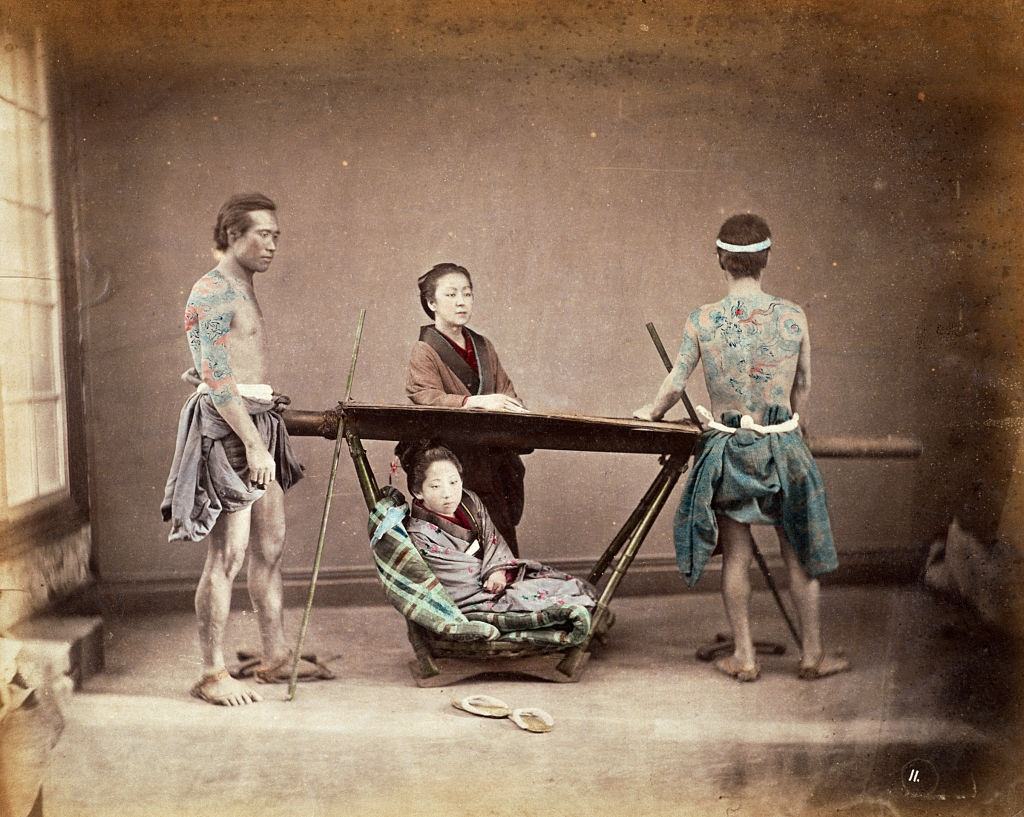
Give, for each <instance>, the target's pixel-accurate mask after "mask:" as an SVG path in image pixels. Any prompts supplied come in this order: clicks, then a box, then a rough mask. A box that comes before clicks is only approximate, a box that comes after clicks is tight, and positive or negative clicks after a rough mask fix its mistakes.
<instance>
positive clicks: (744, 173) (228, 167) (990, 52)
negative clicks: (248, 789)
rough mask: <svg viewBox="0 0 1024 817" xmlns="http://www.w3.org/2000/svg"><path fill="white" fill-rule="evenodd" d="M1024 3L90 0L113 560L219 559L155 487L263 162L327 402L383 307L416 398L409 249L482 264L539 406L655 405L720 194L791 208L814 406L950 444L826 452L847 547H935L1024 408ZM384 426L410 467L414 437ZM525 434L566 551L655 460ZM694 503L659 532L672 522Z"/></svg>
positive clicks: (395, 376)
mask: <svg viewBox="0 0 1024 817" xmlns="http://www.w3.org/2000/svg"><path fill="white" fill-rule="evenodd" d="M1000 9H1001V10H999V11H998V12H997V10H996V9H995V8H993V9H991V10H989V11H986V12H978V11H973V12H971V11H965V10H964V9H962V8H961V7H959V6H957V7H954V6H949V7H948V8H946V9H943V8H939V7H936V6H934V4H925V3H919V4H901V5H900V6H899V7H898V8H897V9H896V10H894V9H892V8H890V7H889V6H888V5H883V4H881V3H879V4H866V5H861V6H858V7H856V8H854V7H852V6H850V5H848V4H838V3H837V4H831V5H828V6H824V5H819V6H816V7H813V8H811V7H808V6H805V5H802V4H801V5H790V6H781V7H780V6H778V5H777V4H772V5H771V6H769V5H767V4H765V5H762V4H759V3H738V4H730V6H729V9H728V10H723V9H721V8H719V7H718V6H717V5H712V4H698V3H675V4H671V7H669V8H666V7H665V6H664V5H663V4H659V5H657V6H655V5H654V4H646V3H594V4H590V5H587V6H582V5H580V6H578V7H566V6H563V5H561V4H557V5H556V4H551V5H550V6H547V5H545V4H542V3H534V2H530V3H518V4H515V5H514V6H513V5H511V4H504V3H491V4H460V3H436V4H418V3H384V4H376V5H374V6H372V7H371V6H363V7H359V9H358V10H355V11H353V10H352V6H347V7H345V8H335V7H334V6H333V5H330V4H317V3H312V4H304V5H303V6H302V7H301V10H300V9H293V10H292V11H288V10H286V9H282V8H281V7H280V6H279V5H272V4H269V3H268V4H263V3H252V4H247V5H246V6H245V7H244V8H241V7H239V8H234V9H233V8H231V7H229V6H227V5H226V4H217V3H213V4H209V3H208V4H204V5H203V6H202V7H201V8H200V6H199V5H198V4H197V5H195V6H191V5H169V4H154V5H153V6H152V7H151V8H150V13H148V14H146V15H145V16H142V15H134V16H125V15H124V14H123V13H122V12H119V11H118V7H117V6H115V5H113V4H110V5H102V6H100V7H99V8H98V9H93V10H91V11H86V10H82V9H78V10H75V9H68V10H64V11H63V12H61V14H62V16H60V17H59V18H58V19H57V20H56V25H57V27H58V30H59V31H60V32H62V34H63V35H64V36H66V42H67V48H68V51H67V53H68V55H69V60H68V62H67V64H66V65H65V66H64V76H65V81H67V82H70V83H71V84H72V86H73V92H74V93H73V95H74V98H75V99H76V101H77V104H76V109H75V112H74V113H75V118H76V122H75V125H76V133H77V143H76V152H77V154H78V185H79V189H80V194H81V210H80V236H79V242H80V253H81V256H80V264H81V268H82V281H83V292H82V293H81V300H82V324H83V342H84V345H85V352H86V362H85V368H86V379H87V394H86V401H87V413H88V419H89V433H90V454H91V463H90V464H91V482H92V485H91V490H92V501H93V522H94V539H93V541H94V543H95V548H96V561H97V565H98V568H99V572H100V576H101V577H102V578H103V579H106V580H133V579H163V578H183V579H184V578H191V577H193V576H198V574H199V572H200V569H201V566H202V560H203V555H204V551H205V548H204V547H203V546H202V545H196V546H190V545H181V544H174V545H169V544H168V543H167V542H166V534H167V527H166V526H165V525H164V524H163V523H162V521H161V519H160V515H159V504H160V500H161V497H162V491H163V485H164V480H165V478H166V475H167V467H168V465H169V462H170V458H171V454H172V451H173V443H174V431H175V427H176V421H177V415H178V411H179V409H180V407H181V404H182V403H183V401H184V400H185V399H186V397H187V388H186V387H185V386H184V385H183V384H182V383H181V382H180V381H179V380H178V374H179V373H180V372H181V371H182V370H183V369H185V368H186V367H187V366H188V365H189V357H188V352H187V345H186V342H185V338H184V336H183V332H182V327H181V324H182V311H183V305H184V301H185V298H186V296H187V293H188V290H189V289H190V287H191V286H192V284H193V282H194V281H195V280H196V278H198V277H199V276H200V275H202V274H203V273H204V272H206V271H207V270H208V269H210V268H211V267H212V266H213V263H214V261H213V258H212V255H211V251H210V246H211V232H212V224H213V220H214V218H215V215H216V211H217V208H218V207H219V205H220V203H221V202H222V200H223V199H224V198H226V197H227V196H228V195H229V194H231V193H233V192H237V191H242V190H252V189H255V190H261V191H263V192H265V193H267V194H268V195H270V196H271V197H272V198H274V199H275V200H276V201H277V203H278V206H279V208H280V210H279V218H280V221H281V225H282V228H283V237H282V242H281V246H280V250H279V252H278V255H277V258H276V259H275V261H274V264H273V266H272V267H271V269H270V271H269V272H268V273H267V274H265V275H263V276H262V277H260V279H259V280H258V282H257V293H258V295H259V297H260V301H261V304H262V306H263V309H264V312H265V313H266V315H267V322H268V327H269V332H270V336H271V339H272V342H273V344H274V345H273V352H272V361H271V370H272V372H274V378H273V384H274V386H275V387H276V388H277V389H279V390H281V391H285V392H287V393H288V394H290V395H291V397H292V399H293V406H294V407H296V408H305V409H326V408H329V407H332V406H333V405H334V404H335V403H336V402H337V400H339V399H341V397H342V396H343V391H344V383H345V375H346V372H347V367H348V361H349V355H350V352H351V346H352V340H353V336H354V327H355V321H356V316H357V313H358V310H359V308H361V307H366V308H367V312H368V314H367V325H366V331H365V334H364V337H363V343H362V350H361V353H360V359H359V367H358V371H357V376H356V383H355V389H354V394H353V396H354V397H355V398H356V399H358V400H360V401H366V402H384V403H402V402H405V397H404V392H403V381H404V372H405V364H406V360H407V357H408V352H409V349H410V347H411V344H412V343H413V341H414V340H415V338H416V335H417V331H418V330H417V328H418V326H419V325H420V324H421V323H423V322H424V321H425V316H424V315H423V313H422V312H421V311H420V307H419V304H418V301H417V297H416V285H415V281H416V277H417V276H418V275H419V274H420V273H421V272H422V271H424V270H426V269H427V268H428V267H430V266H431V265H432V264H434V263H436V262H439V261H445V260H451V261H456V262H458V263H461V264H463V265H465V266H467V267H468V268H469V269H470V271H471V272H472V273H473V275H474V284H475V289H476V295H477V297H476V307H475V313H474V317H473V321H472V323H471V325H472V326H473V327H474V328H475V329H477V330H478V331H480V332H482V333H484V334H485V335H487V336H488V337H490V338H491V339H492V340H493V341H494V342H495V344H496V346H497V349H498V351H499V354H500V356H501V359H502V362H503V363H504V365H505V367H506V369H507V370H508V371H509V373H510V375H511V376H512V378H513V380H514V382H515V384H516V387H517V389H518V390H519V392H520V394H521V395H523V396H524V397H525V399H526V400H527V401H528V403H529V404H530V405H531V406H532V407H533V408H536V409H541V410H543V409H551V410H556V411H567V410H568V411H573V412H579V413H584V414H595V415H606V416H628V415H629V414H630V412H631V411H632V410H633V409H634V408H635V407H637V406H639V405H640V404H642V403H644V402H646V401H647V400H648V399H649V398H650V396H651V395H652V394H653V392H654V390H655V388H656V386H657V384H658V382H659V381H660V378H661V377H662V369H661V364H660V362H659V360H658V357H657V355H656V353H655V351H654V349H653V347H652V345H651V343H650V340H649V339H648V337H647V333H646V331H645V330H644V323H645V322H646V321H648V320H651V321H654V322H655V323H656V325H657V326H658V327H659V329H660V330H661V333H662V336H663V338H664V339H665V342H666V345H668V346H669V348H670V351H674V347H675V346H676V345H677V344H678V341H679V337H680V333H681V329H682V322H683V319H684V318H685V316H686V314H687V313H688V312H689V311H690V310H691V309H692V308H694V307H695V306H697V305H699V304H700V303H704V302H707V301H710V300H716V299H717V298H719V297H721V295H722V294H723V293H724V282H723V279H722V274H721V273H720V271H719V270H718V268H717V264H716V263H715V258H714V254H713V240H714V236H715V233H716V231H717V229H718V226H719V224H720V223H721V221H722V220H723V219H724V218H725V217H726V216H728V215H729V214H731V213H733V212H739V211H744V210H752V211H754V212H758V213H760V214H762V215H764V216H765V217H766V218H767V219H768V221H769V223H770V225H771V227H772V230H773V233H774V240H775V247H774V249H773V251H772V256H771V263H770V266H769V268H768V269H767V271H766V273H765V277H764V281H763V283H764V286H765V289H767V290H768V291H769V292H772V293H774V294H778V295H781V296H784V297H787V298H790V299H793V300H795V301H797V302H799V303H801V304H803V305H804V307H805V308H806V310H807V312H808V314H809V318H810V327H811V336H812V339H813V350H814V361H813V362H814V383H813V388H812V397H811V412H810V415H811V423H812V429H813V431H815V432H817V433H821V434H884V433H890V432H891V433H902V434H916V435H918V436H920V437H921V438H922V439H923V440H924V441H925V442H926V444H927V445H928V453H927V455H926V457H925V458H924V459H922V460H921V461H919V462H917V463H885V462H872V461H867V462H845V461H843V462H840V461H823V462H822V463H821V465H822V470H823V472H824V475H825V479H826V484H827V487H828V489H829V498H830V507H831V510H832V513H833V525H834V529H835V533H836V537H837V543H838V546H839V550H840V558H841V559H842V558H843V554H844V553H845V554H853V553H857V552H868V551H878V550H889V549H891V550H893V551H899V550H906V549H913V548H917V547H919V546H920V545H921V543H922V542H924V541H926V540H927V539H929V538H930V537H931V536H932V535H933V533H935V531H936V530H938V529H940V528H941V527H942V525H943V523H944V522H945V520H946V519H947V518H948V516H949V515H950V514H951V513H952V512H953V511H954V510H956V509H957V508H958V507H959V505H960V504H961V503H962V499H961V496H962V495H963V494H964V486H965V485H967V484H968V474H969V473H976V471H977V465H978V463H979V462H981V463H982V464H983V465H984V466H985V467H986V468H988V469H989V470H995V471H999V468H1000V467H1002V465H1001V464H1002V463H1003V461H1004V459H1005V456H1004V449H1007V448H1011V449H1012V445H1010V444H1009V442H1010V441H1013V440H1015V437H1013V435H1012V434H1011V435H1010V441H1008V440H1007V439H1003V440H1001V441H999V442H997V443H995V444H988V448H986V447H985V445H986V443H984V441H983V435H988V436H984V439H985V440H987V439H989V437H990V436H991V429H990V428H988V427H986V425H985V424H986V423H988V424H989V426H991V423H992V422H995V423H997V424H998V423H1000V422H1004V421H1005V420H1006V419H1007V418H1011V417H1012V416H1013V411H1012V410H1010V409H1009V408H1007V406H1008V405H1009V402H1008V401H1009V400H1010V399H1011V398H1012V397H1013V396H1014V395H1016V394H1018V393H1019V386H1018V385H1017V381H1016V379H1014V378H1013V377H1012V376H1010V375H1009V374H1008V372H1009V371H1010V370H1009V369H1007V368H1006V365H1007V363H1008V361H1009V360H1010V355H1011V350H1012V349H1013V348H1014V344H1015V342H1016V337H1015V335H1014V334H1013V333H1014V331H1015V324H1014V322H1013V320H1012V313H1013V303H1014V299H1015V298H1016V290H1015V289H1014V288H1015V287H1016V277H1017V275H1019V270H1018V269H1017V265H1016V259H1015V257H1014V255H1013V254H1012V244H1011V242H1010V241H1009V239H1010V237H1012V236H1013V235H1014V232H1015V231H1017V226H1019V225H1020V224H1021V219H1020V202H1019V201H1018V200H1016V199H1014V198H1013V197H1012V195H1010V196H1009V197H1007V196H1003V195H1001V194H999V192H998V191H1000V190H1002V189H1007V188H1009V189H1012V188H1013V186H1014V183H1015V180H1016V179H1018V178H1019V173H1020V171H1019V170H1017V168H1016V163H1015V161H1014V159H1015V157H1016V156H1018V155H1019V153H1018V152H1017V151H1018V149H1019V147H1020V142H1021V134H1020V128H1019V117H1020V115H1021V114H1020V111H1019V110H1018V105H1019V102H1017V100H1019V99H1020V98H1022V97H1021V92H1022V91H1024V88H1022V87H1021V86H1022V81H1021V74H1020V72H1019V63H1020V58H1019V54H1020V49H1019V48H1017V49H1016V50H1014V46H1015V40H1014V37H1016V34H1014V33H1013V27H1012V26H1010V25H1008V23H1010V22H1012V21H1013V19H1015V17H1014V16H1013V15H1014V12H1013V11H1012V9H1011V7H1010V6H1006V7H1005V8H1004V7H1000ZM100 32H102V33H100ZM1017 189H1019V188H1017ZM1015 225H1016V226H1015ZM995 227H998V229H990V228H995ZM1017 234H1019V231H1017ZM1004 236H1005V239H1006V240H1004V238H1003V237H1004ZM701 377H702V375H701V373H700V370H698V375H697V377H696V379H695V380H694V381H692V382H693V385H692V386H691V387H690V389H689V391H690V394H691V396H692V397H693V399H694V402H701V401H702V398H703V397H704V395H705V391H704V387H703V384H702V382H701ZM676 414H679V410H678V409H677V410H676ZM670 416H675V415H670ZM295 447H296V449H297V451H298V453H299V455H300V457H301V458H302V460H303V461H304V462H305V463H306V466H307V472H306V473H307V478H306V479H305V480H304V481H303V482H301V483H300V484H299V485H298V486H297V487H296V488H295V489H294V490H293V492H292V494H291V495H290V496H289V501H288V525H289V546H288V552H287V556H286V569H288V570H291V571H301V570H305V569H308V566H309V565H310V563H311V560H312V553H313V550H314V547H315V540H316V532H317V529H318V525H319V520H320V513H321V509H322V503H323V495H324V491H325V487H326V479H327V473H328V470H329V465H330V456H331V450H332V444H331V443H328V442H327V441H324V440H309V439H299V440H296V442H295ZM368 448H369V450H370V452H371V461H372V463H373V465H374V467H375V468H376V470H377V474H378V477H379V478H380V479H382V480H384V479H386V467H387V462H388V460H389V454H390V447H389V446H388V445H387V444H382V443H371V444H369V445H368ZM526 465H527V508H526V515H525V518H524V521H523V524H522V526H521V528H520V541H521V543H522V548H523V550H524V552H525V554H527V555H530V556H533V557H537V558H541V559H548V560H552V559H554V560H557V559H566V558H573V557H592V556H594V555H596V554H597V553H599V552H600V550H602V549H603V547H604V545H605V544H606V542H607V541H608V540H609V539H610V538H611V536H612V534H613V533H614V531H615V530H616V528H617V527H618V525H619V524H621V522H622V520H623V519H624V517H625V516H626V514H627V513H628V511H629V510H630V509H631V507H632V506H633V504H635V502H636V501H637V499H638V498H639V496H640V494H641V493H642V491H643V489H644V487H646V484H647V483H648V482H649V480H650V479H651V478H652V477H653V476H654V473H655V471H656V468H657V465H656V461H655V459H654V458H652V457H642V456H638V455H594V454H571V453H560V452H537V453H534V454H532V455H530V456H529V457H527V458H526ZM341 468H342V471H341V477H340V479H339V483H338V489H337V493H336V496H335V503H334V508H333V512H332V522H331V526H330V531H329V538H328V550H327V555H326V561H325V566H326V567H327V568H328V569H331V568H345V567H350V566H351V567H365V566H366V565H368V564H369V560H368V555H367V553H366V547H367V545H366V533H365V510H364V508H363V505H362V500H361V497H360V495H359V492H358V486H357V484H356V481H355V477H354V475H353V473H352V470H351V467H350V465H349V460H348V456H347V454H343V459H342V464H341ZM972 469H973V470H972ZM399 483H400V487H402V488H403V489H404V487H405V483H404V476H402V475H400V476H399ZM968 487H969V486H968ZM678 493H679V489H677V491H676V496H678ZM676 501H677V500H676V497H673V499H672V500H670V504H669V506H668V508H667V509H666V512H665V513H664V514H663V515H662V519H661V520H660V521H659V524H658V526H657V527H656V529H655V530H654V531H653V533H652V535H651V538H650V539H649V541H648V543H647V544H646V545H645V547H644V550H643V551H641V555H642V556H648V557H651V556H669V555H671V553H672V548H671V524H670V523H671V516H672V511H673V510H674V508H675V504H676ZM979 501H981V500H978V501H975V500H971V501H969V502H968V504H969V505H970V507H971V508H973V509H974V510H975V511H978V512H979V513H980V514H981V515H982V516H984V513H983V512H982V511H983V510H984V509H983V508H980V509H979V505H978V502H979Z"/></svg>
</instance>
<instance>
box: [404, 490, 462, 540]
mask: <svg viewBox="0 0 1024 817" xmlns="http://www.w3.org/2000/svg"><path fill="white" fill-rule="evenodd" d="M412 509H413V512H414V513H413V515H414V516H417V517H419V518H420V519H425V520H427V521H428V522H434V523H435V524H436V523H438V522H440V523H442V524H441V525H439V526H438V527H441V528H443V529H445V530H447V529H448V528H456V530H455V531H449V532H454V533H458V534H462V533H463V531H465V532H466V533H467V534H470V533H471V532H472V530H473V520H472V518H471V517H470V515H469V513H468V512H467V511H466V508H465V505H464V504H463V503H461V502H460V503H459V507H458V508H456V509H455V513H454V514H453V515H452V516H445V515H444V514H442V513H437V512H436V511H432V510H430V509H429V508H427V506H426V505H424V504H423V503H422V502H420V500H418V499H414V500H413V503H412ZM460 538H463V539H465V538H466V536H465V535H462V536H461V537H460Z"/></svg>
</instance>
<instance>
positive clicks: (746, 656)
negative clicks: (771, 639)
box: [715, 515, 759, 681]
mask: <svg viewBox="0 0 1024 817" xmlns="http://www.w3.org/2000/svg"><path fill="white" fill-rule="evenodd" d="M717 518H718V537H719V538H718V541H719V542H720V543H721V545H722V555H723V563H722V601H723V602H725V614H726V616H727V617H728V619H729V627H730V628H731V629H732V637H733V642H734V644H735V648H734V652H733V654H732V655H731V656H727V657H726V658H721V659H719V660H718V661H716V662H715V666H717V667H718V668H719V669H720V670H722V671H723V672H725V673H726V674H728V675H732V676H733V677H735V678H738V679H740V680H743V681H753V680H754V679H756V678H757V675H758V673H759V669H758V666H757V659H756V656H755V654H754V640H753V637H752V636H751V634H750V562H751V560H752V559H753V558H754V539H753V537H752V536H751V533H750V525H744V524H743V523H741V522H737V521H735V520H734V519H731V518H729V517H728V516H725V515H719V516H718V517H717Z"/></svg>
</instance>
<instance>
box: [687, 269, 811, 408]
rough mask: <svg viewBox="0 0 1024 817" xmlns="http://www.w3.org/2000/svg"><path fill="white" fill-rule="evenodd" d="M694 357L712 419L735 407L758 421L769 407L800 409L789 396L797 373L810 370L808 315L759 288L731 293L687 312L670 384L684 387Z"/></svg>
mask: <svg viewBox="0 0 1024 817" xmlns="http://www.w3.org/2000/svg"><path fill="white" fill-rule="evenodd" d="M698 360H701V361H703V364H704V382H705V383H706V385H707V389H708V395H709V396H710V398H711V406H712V413H713V414H714V415H715V416H716V417H719V416H721V414H722V412H724V411H728V410H729V409H733V410H735V411H738V412H740V413H741V414H749V415H750V416H751V417H752V418H753V419H754V421H755V422H761V420H762V419H763V415H764V411H765V409H767V408H768V406H771V405H781V406H785V407H786V408H789V409H797V410H798V407H794V406H792V405H791V404H790V398H791V395H792V393H793V386H794V382H795V381H796V379H797V375H798V372H799V373H800V374H801V375H802V376H806V375H808V374H809V364H810V348H809V342H808V341H807V318H806V316H805V315H804V311H803V310H802V309H801V308H800V307H799V306H797V305H796V304H794V303H792V302H791V301H787V300H785V299H783V298H777V297H775V296H774V295H769V294H768V293H766V292H762V291H761V290H760V288H754V287H750V288H748V289H746V290H745V291H737V292H730V293H729V294H728V295H727V296H726V297H724V298H722V300H720V301H717V302H716V303H712V304H705V305H704V306H702V307H700V308H699V309H695V310H694V311H693V312H692V313H690V316H689V318H688V319H687V322H686V328H685V330H684V335H683V341H682V344H681V347H680V350H679V356H678V358H677V360H676V365H675V369H674V370H673V373H672V381H673V386H675V387H676V388H677V389H680V390H681V389H682V388H683V386H684V385H685V384H686V380H687V378H688V377H689V376H690V374H691V373H692V372H693V370H694V368H695V367H696V365H697V361H698Z"/></svg>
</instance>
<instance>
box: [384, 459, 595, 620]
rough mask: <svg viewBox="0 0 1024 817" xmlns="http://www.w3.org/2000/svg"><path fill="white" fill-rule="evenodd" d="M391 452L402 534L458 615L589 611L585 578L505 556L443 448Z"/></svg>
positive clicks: (502, 545)
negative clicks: (404, 484) (400, 485)
mask: <svg viewBox="0 0 1024 817" xmlns="http://www.w3.org/2000/svg"><path fill="white" fill-rule="evenodd" d="M395 453H396V454H397V455H398V458H399V461H400V462H401V464H402V468H403V469H404V470H405V473H406V475H407V477H408V482H409V491H410V493H411V494H412V495H413V498H414V500H413V502H412V505H411V512H410V517H409V519H408V520H407V523H406V528H407V530H408V532H409V536H410V538H411V539H412V542H413V544H414V545H415V546H416V549H417V550H418V551H419V553H420V554H421V555H422V556H423V559H424V561H425V562H426V563H427V565H428V566H429V567H430V569H431V570H432V571H433V572H434V575H435V576H437V578H438V580H439V581H440V582H441V584H442V585H444V588H445V589H446V590H447V591H448V593H449V595H451V597H452V600H453V601H454V602H455V603H456V604H457V605H458V607H459V609H460V610H462V612H464V613H470V612H487V613H514V612H523V613H529V612H534V611H538V610H545V609H548V608H550V607H561V606H566V605H580V606H582V607H586V608H587V609H590V610H592V609H593V608H594V605H595V603H596V602H595V599H596V593H595V591H594V588H593V587H592V586H591V585H590V584H588V583H587V582H585V581H583V580H582V579H577V578H576V577H574V576H570V575H569V574H567V573H563V572H561V571H559V570H555V569H554V568H552V567H548V566H547V565H543V564H541V563H540V562H535V561H530V560H526V559H517V558H516V557H515V556H514V555H513V554H512V551H511V550H510V549H509V546H508V544H506V542H505V539H504V538H503V537H502V535H501V533H499V532H498V529H497V528H496V527H495V526H494V522H493V521H492V520H491V516H490V514H489V513H488V512H487V508H485V507H484V505H483V503H482V502H481V501H480V499H479V497H477V495H476V494H474V493H472V492H471V491H467V490H464V489H463V487H462V465H461V464H460V463H459V460H458V459H457V458H456V456H455V455H454V454H453V453H452V452H451V451H449V450H448V449H447V448H445V447H443V446H441V445H437V444H434V443H429V442H428V443H420V444H406V443H400V444H399V445H398V447H397V448H396V449H395Z"/></svg>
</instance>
